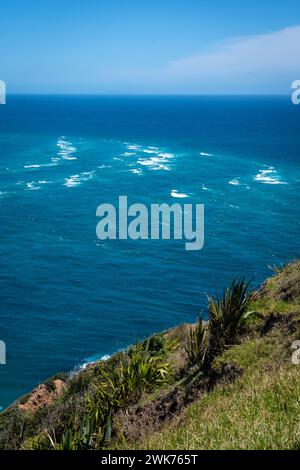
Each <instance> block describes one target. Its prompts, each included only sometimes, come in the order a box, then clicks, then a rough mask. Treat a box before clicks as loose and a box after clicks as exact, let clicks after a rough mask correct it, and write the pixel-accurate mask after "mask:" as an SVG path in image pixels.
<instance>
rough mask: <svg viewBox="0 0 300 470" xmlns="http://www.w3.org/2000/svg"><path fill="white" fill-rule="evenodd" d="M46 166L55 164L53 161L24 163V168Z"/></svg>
mask: <svg viewBox="0 0 300 470" xmlns="http://www.w3.org/2000/svg"><path fill="white" fill-rule="evenodd" d="M46 166H55V164H54V163H33V164H32V165H24V168H42V167H46Z"/></svg>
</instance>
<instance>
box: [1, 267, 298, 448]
mask: <svg viewBox="0 0 300 470" xmlns="http://www.w3.org/2000/svg"><path fill="white" fill-rule="evenodd" d="M207 317H208V321H206V322H205V321H203V318H202V317H200V318H199V320H198V321H197V323H196V324H195V325H181V326H179V327H177V328H174V329H172V330H170V331H167V332H165V333H161V334H158V335H154V336H153V337H151V338H149V339H147V340H145V341H142V342H140V343H137V344H136V345H135V346H133V347H131V348H129V349H128V350H127V351H124V352H120V353H117V354H115V355H114V356H113V357H111V358H110V359H109V360H107V361H99V362H97V363H95V364H93V365H91V366H89V367H88V368H86V369H85V370H83V371H81V372H80V373H78V374H75V375H72V376H66V375H59V376H56V377H55V378H52V379H49V380H48V381H47V382H46V383H45V384H43V386H40V387H41V388H40V389H39V390H40V391H41V390H43V394H44V395H43V400H41V401H40V402H37V400H36V399H35V392H34V391H33V392H32V393H31V394H28V395H27V396H26V397H23V399H21V400H19V401H18V402H17V403H15V404H14V405H12V406H11V407H10V408H9V409H7V410H6V411H5V412H4V413H2V414H0V446H1V448H4V449H34V450H35V449H56V450H76V449H87V450H92V449H103V448H110V449H111V448H116V449H124V448H125V449H135V448H143V449H299V448H300V427H299V422H300V421H299V418H300V410H299V399H300V381H299V378H300V365H299V366H297V365H295V364H293V363H292V361H291V353H292V350H291V346H292V342H293V341H294V340H295V339H299V337H300V330H299V325H300V263H299V262H296V263H291V264H289V265H287V266H285V267H282V268H280V269H276V270H275V272H274V275H273V277H271V278H270V279H268V280H267V281H266V282H265V283H264V285H263V286H262V288H261V289H260V290H259V291H257V292H253V291H252V290H251V289H250V288H249V284H248V283H246V282H245V280H244V279H235V280H234V281H233V282H232V284H231V285H230V286H229V287H228V288H227V289H225V290H224V291H223V292H222V294H221V295H218V294H216V295H215V296H214V298H212V297H210V298H209V299H208V309H207Z"/></svg>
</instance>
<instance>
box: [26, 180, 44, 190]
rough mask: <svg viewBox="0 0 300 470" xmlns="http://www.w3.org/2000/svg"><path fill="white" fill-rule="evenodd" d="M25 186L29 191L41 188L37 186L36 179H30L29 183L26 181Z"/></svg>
mask: <svg viewBox="0 0 300 470" xmlns="http://www.w3.org/2000/svg"><path fill="white" fill-rule="evenodd" d="M26 188H27V189H28V190H29V191H36V190H37V189H41V187H40V186H38V183H37V182H36V181H31V182H30V183H26Z"/></svg>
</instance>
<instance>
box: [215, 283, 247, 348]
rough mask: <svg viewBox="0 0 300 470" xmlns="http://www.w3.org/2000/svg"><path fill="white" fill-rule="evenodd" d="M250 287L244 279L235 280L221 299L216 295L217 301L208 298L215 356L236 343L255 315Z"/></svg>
mask: <svg viewBox="0 0 300 470" xmlns="http://www.w3.org/2000/svg"><path fill="white" fill-rule="evenodd" d="M249 285H250V283H249V282H245V280H244V278H242V279H237V278H235V279H234V280H233V282H232V284H231V285H230V287H228V288H227V289H225V290H224V291H223V294H222V296H221V297H220V296H219V295H218V294H216V299H213V297H209V298H208V312H209V322H210V323H209V330H210V343H211V345H210V346H211V349H213V351H211V352H213V353H214V355H216V354H219V353H220V352H221V351H222V350H223V349H224V348H226V347H227V346H229V345H231V344H233V343H234V342H235V341H236V338H237V334H238V332H239V331H240V330H241V328H242V327H243V326H244V324H245V322H246V320H247V319H248V318H249V316H251V315H253V314H254V312H253V311H249V305H250V303H251V301H252V298H253V291H252V290H249Z"/></svg>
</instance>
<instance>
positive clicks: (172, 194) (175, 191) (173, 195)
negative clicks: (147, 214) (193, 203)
mask: <svg viewBox="0 0 300 470" xmlns="http://www.w3.org/2000/svg"><path fill="white" fill-rule="evenodd" d="M171 196H172V197H177V198H180V199H183V198H186V197H190V196H188V195H187V194H185V193H179V192H178V190H177V189H172V191H171Z"/></svg>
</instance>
